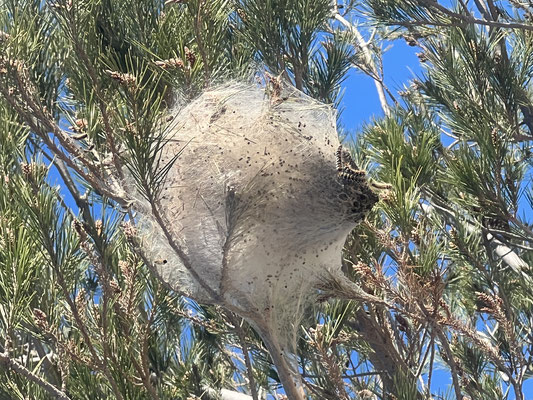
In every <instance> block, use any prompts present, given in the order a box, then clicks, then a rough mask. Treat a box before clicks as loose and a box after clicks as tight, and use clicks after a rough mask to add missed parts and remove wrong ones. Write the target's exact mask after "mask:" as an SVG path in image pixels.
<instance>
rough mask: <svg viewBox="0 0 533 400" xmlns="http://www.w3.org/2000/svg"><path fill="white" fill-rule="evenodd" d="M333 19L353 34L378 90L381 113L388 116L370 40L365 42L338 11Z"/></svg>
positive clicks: (388, 109) (387, 106) (388, 110)
mask: <svg viewBox="0 0 533 400" xmlns="http://www.w3.org/2000/svg"><path fill="white" fill-rule="evenodd" d="M335 19H336V20H337V21H339V22H340V23H341V24H342V25H344V26H345V27H346V28H348V30H349V31H350V32H351V33H352V34H353V35H354V36H355V38H356V41H357V46H358V47H359V48H360V49H361V51H362V52H363V55H364V58H365V63H366V64H367V65H368V67H369V68H370V69H371V74H369V75H370V76H371V77H372V79H373V80H374V84H375V85H376V90H377V92H378V97H379V102H380V103H381V108H382V110H383V113H384V114H385V115H386V116H387V117H388V116H389V115H390V108H389V105H388V103H387V97H386V96H385V85H384V84H383V78H382V77H381V76H380V75H379V71H378V68H377V66H376V63H375V61H374V59H373V57H372V51H371V50H370V48H369V42H370V41H369V42H366V41H365V39H364V38H363V35H361V33H360V32H359V30H358V29H357V28H356V27H355V26H354V25H353V24H352V23H350V22H348V21H347V20H346V18H344V17H343V16H342V15H340V14H339V13H336V14H335Z"/></svg>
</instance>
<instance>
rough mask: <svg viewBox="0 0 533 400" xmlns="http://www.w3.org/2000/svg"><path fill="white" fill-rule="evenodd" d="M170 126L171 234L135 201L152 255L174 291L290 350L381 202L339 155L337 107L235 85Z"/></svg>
mask: <svg viewBox="0 0 533 400" xmlns="http://www.w3.org/2000/svg"><path fill="white" fill-rule="evenodd" d="M169 119H172V122H170V126H169V127H168V129H169V134H168V136H167V140H168V142H167V143H166V144H165V146H164V148H163V150H162V153H161V158H162V165H163V164H165V163H167V162H169V161H171V160H172V159H174V158H175V160H174V161H173V163H172V165H171V167H170V168H169V170H168V173H167V175H166V178H165V180H164V183H163V185H162V190H161V193H160V195H159V198H158V200H157V204H156V208H157V209H158V210H159V213H160V214H161V216H162V218H163V220H164V224H163V225H164V229H163V228H162V224H161V219H158V218H156V216H155V215H154V213H153V210H154V208H153V207H152V204H148V202H147V201H146V200H144V199H143V198H142V196H140V195H138V194H135V193H133V194H132V197H133V198H134V199H135V200H134V202H133V209H134V210H135V211H136V218H137V223H138V225H137V226H138V232H139V243H140V247H141V249H142V251H143V253H144V254H145V256H146V258H147V259H148V261H149V262H150V263H151V265H152V267H153V269H154V271H155V272H156V273H157V275H158V276H159V277H160V278H161V279H162V280H163V281H164V282H166V283H167V284H168V285H169V286H170V287H172V288H173V289H175V290H177V291H179V292H182V293H184V294H186V295H188V296H190V297H192V298H194V299H197V300H199V301H206V302H211V303H215V304H221V305H224V306H225V307H227V308H229V309H230V310H232V311H235V312H236V313H237V314H239V315H240V316H242V317H244V318H245V319H247V320H248V321H249V322H250V323H251V324H252V325H253V326H254V327H255V328H256V329H258V330H259V332H260V333H261V334H262V335H263V338H264V339H265V338H267V337H268V340H269V341H270V344H271V345H272V346H275V347H277V348H279V350H281V351H283V352H285V351H289V352H290V351H291V349H292V348H293V346H294V343H295V342H294V341H295V338H296V333H297V329H298V326H299V322H300V317H301V316H302V313H303V312H304V310H305V309H306V307H307V306H308V305H309V304H310V303H311V302H312V301H314V299H316V296H317V295H318V292H319V291H318V289H317V287H318V286H319V285H320V284H322V283H323V282H324V280H331V279H332V277H333V279H338V280H341V281H345V278H344V277H343V275H342V272H341V251H342V247H343V245H344V242H345V240H346V237H347V235H348V234H349V233H350V232H351V231H352V229H353V228H354V227H355V226H356V224H357V223H358V222H359V221H360V220H361V219H362V218H363V217H364V214H365V213H366V212H367V211H368V210H369V209H370V208H371V207H372V205H373V203H375V201H376V197H375V195H373V192H372V191H371V190H370V189H369V188H368V186H367V185H366V181H365V179H364V177H363V178H361V177H359V178H360V179H359V180H353V181H352V180H350V179H348V178H349V177H348V178H347V177H346V174H345V176H344V177H343V176H342V173H341V170H343V169H344V170H346V169H348V168H350V169H352V170H355V169H356V168H357V166H356V165H354V163H353V161H351V160H348V161H347V159H349V156H347V153H346V151H342V152H341V150H340V149H339V146H340V143H339V139H338V136H337V131H336V114H335V111H334V109H333V108H332V107H331V106H329V105H325V104H322V103H319V102H317V101H315V100H313V99H311V98H310V97H308V96H306V95H304V94H303V93H302V92H300V91H298V90H296V89H294V88H290V87H288V86H286V87H284V88H282V87H281V85H279V86H278V85H271V86H268V87H267V88H264V87H260V86H258V85H252V84H241V83H227V84H225V85H222V86H219V87H217V88H214V89H212V90H208V91H206V92H204V93H203V94H202V95H200V96H199V97H198V98H197V99H196V100H195V101H193V102H192V103H189V104H188V105H186V106H184V107H177V108H175V109H173V110H170V118H169ZM342 154H344V159H340V158H342ZM176 156H177V157H176ZM344 163H346V167H344ZM339 164H340V165H339ZM169 237H170V240H169ZM177 247H179V249H180V251H181V252H182V253H180V251H176V248H177Z"/></svg>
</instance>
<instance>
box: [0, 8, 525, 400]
mask: <svg viewBox="0 0 533 400" xmlns="http://www.w3.org/2000/svg"><path fill="white" fill-rule="evenodd" d="M444 4H447V3H444V2H443V3H442V4H440V3H438V2H437V1H429V0H427V1H426V0H421V1H410V0H409V1H395V0H370V1H368V2H363V3H361V4H359V3H358V2H353V1H348V2H346V3H345V4H342V5H340V4H337V3H336V2H331V1H330V0H318V1H317V0H293V1H288V0H235V1H229V0H213V1H206V0H168V1H166V2H163V1H158V0H120V1H111V0H98V1H96V0H59V1H57V2H42V1H37V0H24V1H14V0H3V2H2V3H0V95H1V96H0V143H1V145H0V182H1V184H0V398H6V399H12V398H21V399H22V398H32V399H48V398H58V399H78V398H79V399H82V398H87V399H94V398H105V399H107V398H117V399H137V398H139V399H141V398H143V399H144V398H150V399H159V398H161V399H167V398H168V399H184V400H185V399H196V398H201V399H218V398H222V399H238V398H240V397H239V396H244V394H240V393H238V392H241V393H245V394H246V396H245V398H250V399H260V398H265V397H266V396H267V394H268V395H271V396H277V398H281V397H282V395H281V394H283V393H286V394H287V395H288V396H289V398H290V399H291V400H299V399H303V398H311V399H352V398H353V399H383V400H385V399H405V400H408V399H409V400H410V399H440V398H455V399H457V400H461V399H465V398H467V399H468V398H470V399H495V400H496V399H504V398H506V399H510V398H513V397H514V398H516V399H524V398H525V394H524V383H525V381H526V380H527V379H528V378H530V377H531V373H532V372H531V371H532V370H533V367H532V362H531V358H532V357H533V353H532V348H533V338H532V335H531V321H532V319H533V312H532V310H531V304H532V300H533V294H532V293H531V289H530V288H531V287H532V285H531V280H532V278H533V276H532V275H533V274H532V272H531V265H532V264H533V252H532V250H531V248H532V247H531V246H532V245H531V242H532V239H533V231H532V228H531V223H532V221H531V219H532V218H531V215H532V208H533V192H532V190H533V189H532V188H531V185H530V178H531V165H532V156H531V141H532V140H533V131H532V129H533V121H532V116H533V103H532V99H531V93H530V92H531V88H530V77H531V70H532V67H533V58H532V57H531V54H532V49H533V41H532V38H533V36H532V33H531V32H532V31H533V25H532V24H531V20H532V15H533V14H532V13H533V7H532V6H531V5H530V4H529V3H525V2H520V1H509V2H498V3H495V2H493V1H492V0H485V1H481V0H479V1H478V0H476V1H473V2H470V1H462V0H459V1H458V2H457V3H456V4H454V5H453V6H450V7H448V6H447V5H444ZM356 19H359V20H361V21H364V24H363V26H358V25H357V24H356V23H355V22H353V21H355V20H356ZM396 40H405V41H406V42H407V43H408V44H409V45H410V46H413V47H416V48H417V51H419V53H417V54H418V56H419V60H420V62H421V64H422V66H423V73H421V74H420V76H419V77H418V78H417V79H416V80H413V81H412V82H410V83H409V84H407V85H406V86H405V88H403V90H402V91H399V92H398V93H394V92H393V91H392V90H391V89H389V88H388V87H387V86H386V85H385V83H384V68H383V62H382V55H383V52H384V46H385V44H386V43H389V42H394V41H396ZM351 68H355V69H357V70H358V71H360V72H362V73H364V74H366V75H368V77H369V79H372V80H373V81H374V83H375V86H376V89H377V93H378V97H379V99H380V102H381V105H382V109H383V117H380V118H376V119H375V120H373V121H369V122H368V124H367V125H366V126H365V127H364V128H363V129H362V131H361V132H359V134H358V135H357V137H356V139H355V140H353V141H349V140H345V142H344V146H345V147H350V149H351V157H352V158H353V159H354V162H355V164H357V166H360V167H364V169H365V170H366V171H367V173H368V174H369V175H370V176H371V180H370V182H371V184H372V185H374V187H375V188H378V187H379V188H381V189H382V190H380V191H379V193H380V201H379V202H378V203H377V204H376V205H375V206H374V208H373V210H372V212H371V213H370V214H369V215H368V216H367V218H366V219H365V220H364V221H363V222H362V223H361V224H360V225H359V226H358V227H357V228H356V229H355V230H354V232H353V233H352V234H351V235H350V237H349V238H348V241H347V242H346V245H345V248H344V251H343V270H344V272H345V274H346V276H347V277H349V279H350V280H351V281H352V282H354V283H355V284H356V285H357V286H358V287H359V288H360V289H361V292H363V293H365V295H366V297H364V299H366V300H364V299H362V297H361V292H360V291H350V290H346V287H344V286H336V285H335V282H329V281H328V282H324V284H323V285H322V286H321V287H318V288H316V289H317V290H318V291H319V293H320V297H319V300H320V301H319V302H317V303H316V304H313V305H312V307H310V308H309V310H307V312H306V314H305V319H304V320H303V321H302V323H301V327H300V329H299V330H298V332H299V340H298V343H297V349H296V354H295V359H296V360H297V364H298V371H297V373H296V374H297V375H298V378H299V380H300V381H301V385H302V387H301V388H299V389H300V391H293V390H292V389H291V388H289V387H288V386H287V377H285V376H284V371H283V368H282V366H281V365H280V363H279V362H277V361H276V359H277V358H276V355H275V354H269V351H268V350H267V346H266V343H265V342H264V341H263V340H262V338H261V336H259V335H258V332H257V331H256V330H254V328H253V327H252V326H250V324H248V323H247V322H246V321H245V320H244V319H243V318H242V316H239V315H237V314H235V313H234V312H232V310H230V309H227V308H224V307H221V306H219V305H215V304H209V303H203V302H201V301H195V300H194V299H191V298H188V297H186V296H184V295H183V294H182V293H180V292H179V291H176V290H171V289H170V288H169V287H168V286H167V285H166V284H165V282H163V281H162V280H160V279H159V278H158V277H157V276H155V275H154V274H153V271H152V270H151V269H150V268H151V266H150V265H149V264H150V263H149V262H148V260H147V259H146V258H145V257H143V254H142V252H139V251H138V248H136V245H135V235H136V230H137V228H136V226H135V218H134V216H133V214H132V213H131V207H130V206H131V204H129V203H128V201H126V200H125V199H126V198H127V196H125V194H124V193H123V192H122V191H121V185H120V182H121V180H123V179H124V177H125V176H133V177H134V178H135V179H134V180H135V181H136V182H137V183H141V184H139V187H140V189H139V190H140V191H142V192H143V193H144V194H145V195H150V194H151V193H158V191H159V190H160V185H161V182H162V179H163V177H164V174H165V172H166V171H167V169H168V168H166V166H165V164H162V163H161V161H160V158H159V154H160V151H161V149H162V147H163V146H164V145H165V143H166V142H165V140H166V139H165V137H164V136H163V135H162V133H161V132H162V131H164V129H162V128H163V125H164V124H165V123H166V121H165V119H164V118H163V116H165V112H166V111H168V110H169V109H172V107H175V106H176V104H178V105H182V104H187V103H188V102H190V101H192V100H193V99H195V98H196V97H197V96H198V95H199V94H200V93H202V92H203V91H204V90H206V89H209V88H212V87H216V86H217V85H219V84H220V83H223V82H226V81H228V80H236V81H243V82H245V81H247V80H249V79H250V77H251V76H254V74H258V73H259V74H258V75H256V76H262V77H265V79H264V81H263V82H262V83H261V84H263V86H267V87H269V85H270V87H271V88H272V85H274V91H275V90H276V87H275V85H277V84H278V83H279V82H283V83H282V84H283V85H285V86H291V85H292V86H294V87H295V88H297V89H298V90H301V91H303V92H304V93H306V94H307V95H309V96H311V97H313V98H314V99H317V100H319V101H321V102H324V103H327V104H332V105H333V106H334V107H339V105H340V100H341V97H342V84H343V81H344V79H345V78H346V76H347V73H348V71H349V70H350V69H351ZM261 71H267V73H266V74H263V75H261V73H260V72H261ZM362 95H364V94H362ZM344 112H349V109H347V110H345V111H344ZM162 121H163V122H162ZM337 125H338V128H339V130H341V129H342V124H341V122H340V120H338V121H337ZM174 162H179V155H178V157H177V158H176V160H174ZM110 171H113V172H110ZM57 183H59V184H57ZM437 368H444V369H445V371H446V374H447V377H449V378H450V381H451V382H452V384H451V385H450V387H449V388H446V387H445V386H444V385H442V384H441V382H435V381H436V379H435V378H434V371H435V370H436V369H437ZM292 372H293V373H295V372H294V371H292ZM282 384H285V388H283V387H282ZM302 392H305V396H307V397H304V395H302Z"/></svg>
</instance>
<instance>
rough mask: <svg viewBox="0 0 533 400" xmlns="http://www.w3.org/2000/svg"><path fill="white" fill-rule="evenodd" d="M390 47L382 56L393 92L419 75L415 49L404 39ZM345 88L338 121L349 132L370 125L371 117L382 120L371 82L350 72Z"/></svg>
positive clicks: (362, 75) (386, 79)
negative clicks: (339, 120) (367, 123)
mask: <svg viewBox="0 0 533 400" xmlns="http://www.w3.org/2000/svg"><path fill="white" fill-rule="evenodd" d="M390 44H391V46H392V47H390V48H389V50H388V51H387V52H385V54H384V56H383V65H384V74H385V84H386V85H387V87H388V88H389V89H390V91H391V92H392V93H395V92H396V91H397V90H401V89H402V86H403V85H404V84H408V82H409V80H410V79H412V78H414V77H415V74H419V73H420V72H421V68H420V63H419V61H418V57H417V56H416V55H415V53H416V52H417V51H420V50H419V49H418V50H417V48H416V47H410V46H408V45H407V44H406V43H405V42H404V41H403V40H397V41H395V42H393V43H390ZM343 87H344V88H345V91H344V97H343V99H342V102H341V106H342V107H343V108H344V110H343V112H342V115H341V121H342V123H343V125H344V127H345V128H346V129H347V130H348V131H353V130H355V129H357V128H359V127H361V126H362V125H363V124H364V123H366V122H370V121H371V120H372V117H373V116H375V117H381V116H383V112H382V110H381V106H380V104H379V100H378V95H377V92H376V87H375V85H374V82H373V81H372V79H371V78H370V77H368V76H366V75H365V74H363V73H361V72H358V71H356V70H351V71H350V72H349V74H348V78H347V79H346V81H345V82H344V84H343Z"/></svg>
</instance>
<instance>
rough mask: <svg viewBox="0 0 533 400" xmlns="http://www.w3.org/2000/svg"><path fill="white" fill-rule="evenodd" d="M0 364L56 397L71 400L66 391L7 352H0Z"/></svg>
mask: <svg viewBox="0 0 533 400" xmlns="http://www.w3.org/2000/svg"><path fill="white" fill-rule="evenodd" d="M0 364H1V365H3V366H4V367H6V368H7V369H11V370H13V371H15V372H16V373H18V374H20V375H22V376H24V377H25V378H27V379H28V380H30V381H31V382H33V383H35V384H37V385H39V386H40V387H42V388H43V389H44V390H45V391H46V392H47V393H48V394H50V395H51V396H52V397H53V398H54V399H59V400H70V397H68V396H67V395H66V394H65V393H64V392H62V391H61V390H59V389H58V388H56V387H55V386H53V385H51V384H50V383H48V382H46V381H45V380H43V379H42V378H41V377H39V376H38V375H35V374H34V373H33V372H31V371H30V370H29V369H27V368H26V367H24V366H23V365H21V364H20V363H18V362H17V361H16V360H13V359H12V358H11V357H9V356H8V355H7V354H6V353H0Z"/></svg>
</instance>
